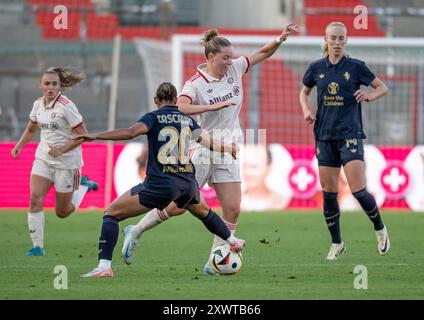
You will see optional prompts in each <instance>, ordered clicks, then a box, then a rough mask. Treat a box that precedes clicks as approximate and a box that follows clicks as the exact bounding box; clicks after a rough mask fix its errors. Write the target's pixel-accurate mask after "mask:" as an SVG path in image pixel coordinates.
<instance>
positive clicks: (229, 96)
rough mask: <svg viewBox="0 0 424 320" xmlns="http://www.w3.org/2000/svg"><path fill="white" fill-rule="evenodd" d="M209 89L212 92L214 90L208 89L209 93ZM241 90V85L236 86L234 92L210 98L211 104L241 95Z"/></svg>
mask: <svg viewBox="0 0 424 320" xmlns="http://www.w3.org/2000/svg"><path fill="white" fill-rule="evenodd" d="M209 90H211V92H212V89H208V90H207V92H208V93H210V92H209ZM240 91H241V90H240V87H238V86H234V88H233V92H229V93H227V94H226V95H223V96H220V97H213V98H212V99H209V104H214V103H218V102H221V101H227V100H230V99H232V98H234V97H237V96H238V95H240Z"/></svg>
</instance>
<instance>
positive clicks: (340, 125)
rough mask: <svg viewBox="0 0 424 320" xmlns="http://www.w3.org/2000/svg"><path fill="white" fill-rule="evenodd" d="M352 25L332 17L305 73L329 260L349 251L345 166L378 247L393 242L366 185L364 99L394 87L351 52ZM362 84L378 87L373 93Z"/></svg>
mask: <svg viewBox="0 0 424 320" xmlns="http://www.w3.org/2000/svg"><path fill="white" fill-rule="evenodd" d="M346 41H347V30H346V27H345V25H344V24H343V23H341V22H332V23H330V24H329V25H328V26H327V28H326V30H325V43H324V45H323V50H324V58H322V59H320V60H317V61H315V62H313V63H311V64H310V65H309V68H308V69H307V70H306V72H305V75H304V77H303V88H302V90H301V92H300V97H299V98H300V104H301V106H302V110H303V114H304V119H305V121H306V122H307V123H309V124H313V123H315V125H314V135H315V140H316V156H317V158H318V166H319V176H320V183H321V186H322V190H323V193H324V205H323V207H324V208H323V209H324V217H325V221H326V223H327V226H328V229H329V231H330V233H331V238H332V244H331V247H330V251H329V253H328V256H327V259H328V260H335V259H337V257H338V256H339V255H341V254H342V253H343V252H345V251H346V246H345V244H344V242H343V241H342V239H341V236H340V222H339V220H340V209H339V204H338V201H337V192H338V182H339V174H340V166H341V165H343V170H344V172H345V174H346V178H347V181H348V183H349V187H350V190H351V192H352V194H353V196H354V197H355V198H356V199H357V200H358V202H359V203H360V205H361V207H362V208H363V210H364V211H365V213H366V214H367V215H368V217H369V218H370V219H371V221H372V223H373V224H374V229H375V231H376V236H377V242H378V252H379V253H380V254H381V255H384V254H386V253H387V252H388V251H389V248H390V241H389V236H388V233H387V228H386V227H385V225H384V224H383V221H382V219H381V216H380V212H379V210H378V207H377V204H376V202H375V199H374V197H373V196H372V195H371V194H370V193H369V192H368V191H367V189H366V180H365V164H364V147H363V142H362V139H365V138H366V137H365V134H364V132H363V129H362V115H361V103H362V102H371V101H374V100H376V99H378V98H380V97H382V96H384V95H385V94H386V93H387V92H388V91H389V90H388V89H387V87H386V85H385V84H384V83H383V82H382V81H381V80H380V79H379V78H378V77H376V76H375V75H374V74H373V73H372V72H371V71H370V69H369V68H368V67H367V66H366V64H365V63H364V62H363V61H360V60H357V59H353V58H350V57H349V56H347V55H346V53H345V46H346ZM361 85H365V86H371V87H373V89H374V90H373V91H372V92H370V93H367V92H365V91H362V90H361V88H360V87H361ZM314 86H316V87H317V90H318V92H317V106H318V109H317V110H314V109H313V108H311V107H310V106H309V102H308V98H309V94H310V93H311V90H312V88H313V87H314Z"/></svg>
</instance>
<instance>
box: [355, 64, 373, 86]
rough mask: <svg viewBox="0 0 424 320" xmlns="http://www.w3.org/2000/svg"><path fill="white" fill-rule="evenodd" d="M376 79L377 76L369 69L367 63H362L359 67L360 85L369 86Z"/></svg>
mask: <svg viewBox="0 0 424 320" xmlns="http://www.w3.org/2000/svg"><path fill="white" fill-rule="evenodd" d="M374 79H375V74H374V73H373V72H372V71H371V70H370V69H369V68H368V66H367V65H366V64H365V62H362V63H361V64H360V67H359V83H360V84H363V85H365V86H369V85H370V84H371V82H373V81H374Z"/></svg>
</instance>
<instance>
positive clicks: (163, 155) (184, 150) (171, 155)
mask: <svg viewBox="0 0 424 320" xmlns="http://www.w3.org/2000/svg"><path fill="white" fill-rule="evenodd" d="M167 138H169V140H168V142H167V143H165V144H164V145H163V146H162V147H161V148H160V150H159V153H158V161H159V163H161V164H178V162H179V163H180V164H188V163H189V162H190V156H189V142H190V138H191V129H190V128H189V127H184V128H181V132H178V130H177V129H176V128H174V127H165V128H163V129H162V130H161V131H160V132H159V136H158V139H159V141H166V140H167ZM176 148H178V154H177V152H176Z"/></svg>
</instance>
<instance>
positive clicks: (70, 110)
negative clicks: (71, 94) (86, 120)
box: [63, 103, 83, 129]
mask: <svg viewBox="0 0 424 320" xmlns="http://www.w3.org/2000/svg"><path fill="white" fill-rule="evenodd" d="M63 110H64V113H65V117H66V120H67V121H68V123H69V126H70V127H71V128H72V129H73V128H75V127H77V126H78V125H80V124H81V123H82V122H83V119H82V115H81V114H80V113H79V111H78V109H77V107H76V106H75V104H73V103H70V104H67V105H66V106H65V107H64V109H63Z"/></svg>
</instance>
